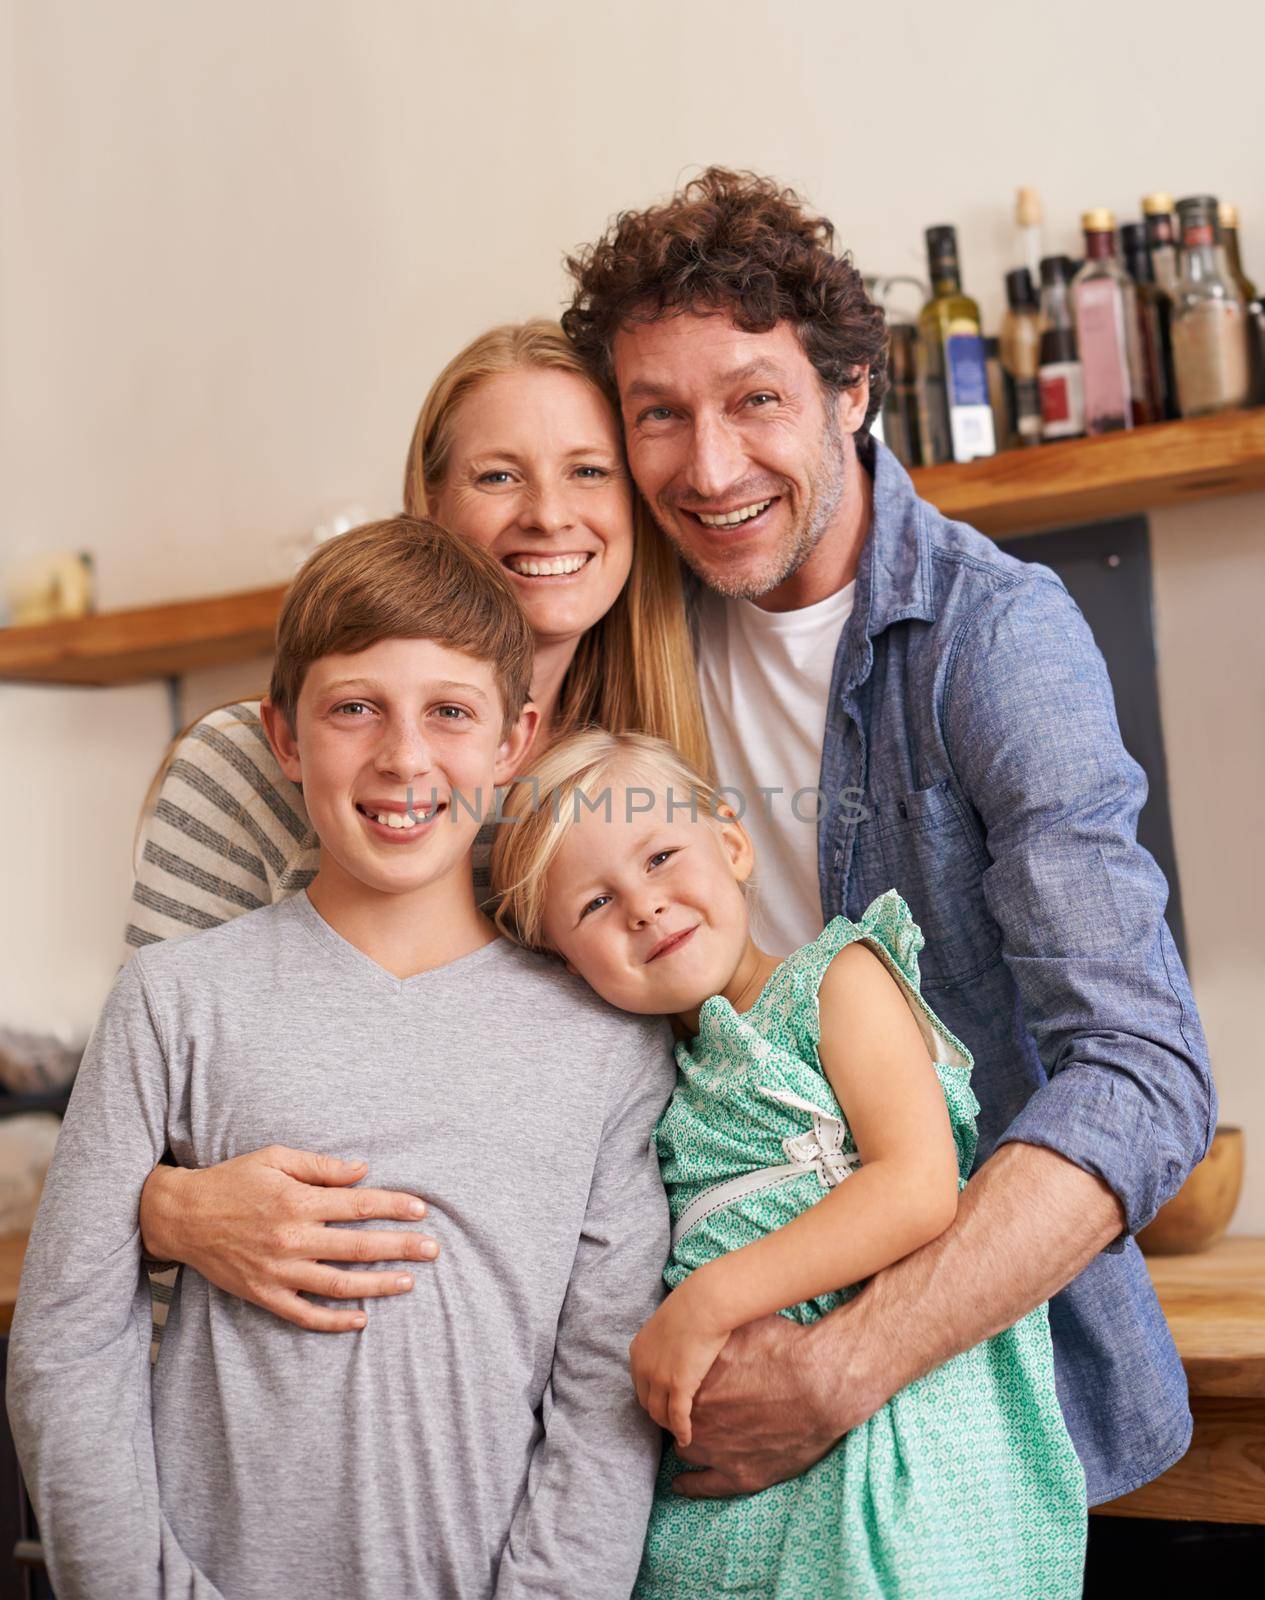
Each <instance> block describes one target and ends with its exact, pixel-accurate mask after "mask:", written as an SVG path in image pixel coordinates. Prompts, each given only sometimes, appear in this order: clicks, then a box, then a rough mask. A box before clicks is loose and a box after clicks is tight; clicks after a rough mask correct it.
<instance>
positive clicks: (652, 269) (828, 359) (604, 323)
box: [562, 167, 887, 433]
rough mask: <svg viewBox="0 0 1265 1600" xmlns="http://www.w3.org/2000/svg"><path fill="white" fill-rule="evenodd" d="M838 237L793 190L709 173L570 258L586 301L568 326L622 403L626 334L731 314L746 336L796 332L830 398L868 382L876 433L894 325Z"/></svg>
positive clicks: (630, 214) (632, 214)
mask: <svg viewBox="0 0 1265 1600" xmlns="http://www.w3.org/2000/svg"><path fill="white" fill-rule="evenodd" d="M834 236H835V230H834V226H833V224H832V223H831V222H829V221H828V220H827V218H825V217H816V216H813V215H811V213H810V212H809V211H808V209H807V207H806V205H805V203H804V201H803V200H801V199H800V197H799V195H797V194H796V193H795V191H794V190H793V189H783V188H781V187H780V186H779V185H778V184H776V183H775V182H774V181H773V179H772V178H762V177H760V176H759V175H758V174H756V173H754V172H731V171H730V170H729V169H728V168H726V167H708V168H707V170H706V171H705V172H704V173H703V174H702V175H701V176H700V177H697V178H695V179H694V180H693V181H692V182H691V183H687V184H686V185H685V187H684V188H683V189H681V190H680V191H679V193H677V194H675V195H673V197H672V198H671V200H669V201H668V202H667V203H666V204H665V205H661V206H651V207H650V208H649V209H648V210H646V211H623V212H621V213H620V214H619V215H618V216H617V217H616V218H615V221H614V222H613V223H612V224H611V226H610V228H608V230H607V232H606V234H605V235H604V237H603V238H601V239H599V240H598V242H597V243H596V244H593V245H589V246H588V247H587V248H585V249H583V250H581V251H580V253H579V254H578V255H574V256H568V257H567V268H568V270H569V271H570V273H571V276H572V277H573V278H574V279H575V297H574V299H573V300H572V302H571V306H570V308H569V309H568V310H567V311H566V312H564V314H563V317H562V326H563V328H564V329H565V330H566V333H567V336H568V337H569V338H570V340H571V342H572V343H573V344H574V345H575V347H576V348H577V350H579V352H580V353H581V354H582V355H583V356H585V357H586V358H587V359H588V361H589V363H590V365H591V366H592V367H593V368H594V370H595V371H596V372H597V373H598V374H599V375H600V376H601V377H602V379H603V381H604V382H605V383H606V385H607V387H608V389H609V390H610V392H611V394H612V395H614V394H615V392H616V391H615V375H614V365H613V362H612V359H611V347H612V344H613V342H614V338H615V335H616V333H617V332H618V331H619V329H620V328H621V327H627V326H629V325H630V324H633V323H637V322H655V321H657V320H658V319H659V318H660V317H663V316H670V315H672V314H674V313H676V312H681V311H727V312H728V313H729V315H730V316H732V318H733V320H734V322H735V323H736V325H737V326H738V327H739V328H741V329H742V330H743V331H744V332H745V333H767V332H768V331H769V330H770V329H771V328H773V327H774V326H775V324H777V323H778V322H781V321H783V320H785V321H787V322H789V323H791V324H792V326H793V327H794V328H795V331H796V333H797V334H798V335H799V340H800V343H801V344H802V345H803V347H804V354H805V355H806V356H807V357H808V359H809V361H811V362H812V364H813V367H814V368H815V369H816V372H817V376H818V378H819V379H820V380H821V382H822V384H823V385H824V386H825V387H826V389H827V390H828V391H831V392H835V393H837V392H838V391H839V390H841V389H850V388H852V387H854V386H855V385H856V384H857V383H859V382H860V381H861V378H862V376H863V375H864V372H865V369H866V368H868V369H869V376H870V399H869V405H868V407H867V408H866V413H865V421H864V423H863V424H862V427H861V429H860V430H859V431H860V432H863V433H864V432H868V431H869V427H870V423H871V422H872V421H873V420H874V417H875V416H876V415H877V413H878V410H879V407H880V405H881V404H882V401H883V392H884V390H885V389H886V387H887V324H886V321H885V319H884V316H883V312H882V310H881V309H880V308H879V307H878V306H877V305H875V304H874V302H873V301H872V300H871V299H870V297H869V295H868V294H867V293H866V291H865V285H864V283H863V282H862V281H861V274H860V273H859V272H858V271H857V269H856V268H855V267H854V266H853V264H852V258H851V256H850V255H848V254H846V253H845V254H843V255H835V254H834V253H833V251H832V248H831V246H832V245H833V242H834Z"/></svg>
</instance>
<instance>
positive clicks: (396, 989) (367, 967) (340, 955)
mask: <svg viewBox="0 0 1265 1600" xmlns="http://www.w3.org/2000/svg"><path fill="white" fill-rule="evenodd" d="M281 904H282V905H283V906H285V907H286V908H288V909H290V910H291V911H292V913H293V915H294V917H295V920H296V921H297V922H298V923H299V924H300V926H301V927H303V928H304V929H305V930H306V931H307V932H308V933H309V934H310V935H311V937H312V938H313V939H315V940H316V942H317V943H318V944H319V945H321V946H322V948H323V949H325V950H326V951H327V952H328V953H329V954H330V955H331V956H332V957H333V958H334V959H335V960H337V961H339V962H340V963H341V965H343V966H344V967H346V968H347V969H348V970H349V971H356V972H359V973H360V974H361V975H362V976H364V977H370V978H373V979H374V980H375V981H376V982H377V983H378V984H379V985H382V986H385V987H387V988H389V989H390V990H391V991H392V992H393V993H395V994H409V993H411V992H412V991H413V990H415V989H421V988H424V987H425V985H426V984H427V983H428V982H430V981H431V980H432V979H435V978H438V977H442V976H444V975H446V974H448V973H451V972H452V971H453V970H454V969H455V968H457V967H462V968H463V969H464V968H466V967H468V966H469V965H470V964H472V963H475V964H478V963H482V962H484V961H487V960H490V959H492V958H493V957H495V956H498V955H500V954H501V952H502V951H504V950H507V949H510V948H511V946H510V945H509V944H508V942H507V941H506V940H505V939H502V938H496V939H492V940H490V941H489V942H488V943H487V944H483V945H479V946H478V948H477V949H475V950H468V951H467V952H466V953H465V955H462V956H457V957H455V958H454V959H453V960H452V961H445V962H444V964H443V965H442V966H439V967H428V968H427V969H426V970H425V971H424V972H415V973H413V975H412V976H411V977H408V978H397V977H396V975H395V974H394V973H393V972H388V971H387V969H386V968H385V967H383V966H380V965H379V964H378V962H376V961H375V960H374V959H373V957H372V956H367V955H366V954H365V953H364V951H363V950H361V949H360V948H359V947H358V946H357V945H354V944H352V942H351V940H350V939H344V938H343V936H342V934H341V933H339V931H338V930H337V928H335V927H333V926H332V925H331V924H330V923H328V922H326V920H325V918H324V917H323V916H322V915H321V914H320V912H319V911H318V910H317V909H316V907H315V906H314V905H313V904H312V901H311V899H310V898H309V896H308V892H307V890H306V889H300V890H299V891H298V892H297V893H296V894H292V895H291V896H290V897H289V899H288V900H285V901H282V902H281Z"/></svg>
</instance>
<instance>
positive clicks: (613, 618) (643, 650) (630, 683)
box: [404, 317, 713, 774]
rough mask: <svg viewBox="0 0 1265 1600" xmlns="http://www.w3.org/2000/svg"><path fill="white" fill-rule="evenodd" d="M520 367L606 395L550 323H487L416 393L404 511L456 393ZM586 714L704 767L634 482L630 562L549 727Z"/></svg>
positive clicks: (671, 558) (677, 620)
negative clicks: (567, 376) (562, 376)
mask: <svg viewBox="0 0 1265 1600" xmlns="http://www.w3.org/2000/svg"><path fill="white" fill-rule="evenodd" d="M524 368H526V369H528V370H530V369H535V370H537V371H553V372H571V373H574V374H575V376H576V377H578V378H583V379H584V381H585V382H586V383H590V384H592V385H593V388H594V390H595V391H596V393H597V394H599V395H600V396H601V397H602V401H603V404H609V401H608V399H607V396H606V393H605V391H604V390H603V388H602V386H601V384H600V383H599V382H598V380H597V378H596V376H595V375H594V373H593V372H592V370H591V369H590V368H589V366H588V365H587V364H586V363H585V361H584V360H583V358H582V357H581V356H579V355H578V354H577V353H576V350H575V348H574V347H573V345H572V344H571V341H570V340H569V339H568V338H567V336H566V334H564V333H563V331H562V329H561V328H560V327H559V325H558V324H557V323H556V322H549V321H547V320H546V319H544V318H543V317H538V318H535V319H533V320H532V321H530V322H521V323H507V324H505V325H504V326H503V327H500V328H491V329H489V331H488V332H487V333H484V334H481V335H480V336H479V338H477V339H475V340H473V341H472V342H471V343H470V344H468V345H467V346H466V347H465V349H464V350H462V351H460V352H459V353H458V354H457V355H455V356H454V357H453V358H452V360H451V361H450V362H449V363H448V365H447V366H446V367H445V368H444V370H443V371H442V372H441V373H440V374H439V376H438V377H437V378H436V379H435V382H434V383H433V384H432V385H431V390H430V393H429V394H428V395H427V396H426V402H425V404H424V405H423V406H422V411H421V415H420V416H419V417H418V419H417V426H416V428H415V429H414V430H413V441H412V443H411V445H410V446H409V453H408V461H407V463H406V465H405V469H404V509H405V511H406V512H407V513H408V514H409V515H410V516H414V517H424V516H431V515H433V514H434V512H433V501H434V499H435V496H436V495H438V494H439V493H440V491H441V490H442V489H443V487H444V484H445V482H446V480H447V474H448V470H449V457H450V454H451V451H452V439H453V427H454V423H455V420H456V416H457V412H458V409H459V407H460V406H461V403H462V401H464V400H465V399H466V398H467V396H468V395H470V394H471V393H472V392H473V391H474V390H475V389H476V388H477V387H478V385H479V384H481V383H484V382H486V380H487V379H489V378H493V377H497V376H499V375H500V374H502V373H506V372H518V371H521V370H523V369H524ZM593 723H597V724H599V725H600V726H602V727H604V728H612V729H614V730H615V731H616V732H625V731H634V730H635V731H637V732H644V733H650V734H654V735H656V736H657V737H659V738H661V739H666V740H667V741H668V742H669V743H670V744H673V745H675V746H676V747H677V749H678V750H681V751H683V752H684V753H685V755H686V757H687V758H688V760H690V761H691V762H692V763H693V764H694V765H695V766H696V767H698V768H699V770H700V771H702V772H706V773H709V774H710V773H711V772H712V771H713V767H712V756H711V747H710V746H709V744H708V741H707V731H706V728H705V726H704V723H703V710H702V704H701V702H700V700H699V694H698V681H697V678H696V676H695V671H694V651H693V647H692V644H691V640H690V630H689V624H688V622H687V620H686V614H685V600H684V595H683V592H682V586H681V570H680V566H679V564H678V562H677V557H676V552H675V551H674V550H673V549H672V547H671V545H670V544H669V543H668V541H667V540H666V539H665V538H664V537H663V535H662V534H661V533H660V532H659V530H658V528H657V527H655V525H654V522H653V521H652V520H651V518H650V515H649V513H648V512H647V510H646V507H645V504H644V502H643V501H642V498H641V496H640V495H639V494H637V493H636V491H635V489H634V492H633V559H632V570H631V572H630V573H629V575H628V582H627V583H626V584H625V586H624V589H623V592H622V593H621V594H620V596H619V598H618V599H617V600H616V601H615V604H614V605H613V606H612V607H611V609H610V610H609V611H608V612H607V613H606V615H605V616H604V617H602V618H601V619H600V621H598V622H596V623H594V625H593V626H592V627H591V628H590V629H589V631H588V632H587V633H586V634H585V635H584V637H583V638H582V639H581V640H580V642H579V644H578V645H577V647H576V652H575V657H574V659H573V660H572V662H571V665H570V667H569V668H568V669H567V675H566V677H565V678H564V679H563V683H562V690H561V694H560V696H559V701H558V711H557V716H556V719H555V723H554V729H555V734H556V736H557V737H565V736H566V735H567V734H568V733H570V732H572V731H573V730H574V729H576V728H582V727H586V726H588V725H590V724H593Z"/></svg>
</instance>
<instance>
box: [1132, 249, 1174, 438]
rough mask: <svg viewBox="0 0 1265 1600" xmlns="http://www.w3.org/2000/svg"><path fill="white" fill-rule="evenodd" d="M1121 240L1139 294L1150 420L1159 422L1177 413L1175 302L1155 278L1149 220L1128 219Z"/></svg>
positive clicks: (1143, 374) (1139, 326)
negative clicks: (1173, 335)
mask: <svg viewBox="0 0 1265 1600" xmlns="http://www.w3.org/2000/svg"><path fill="white" fill-rule="evenodd" d="M1120 243H1121V247H1122V248H1123V250H1124V264H1125V266H1126V268H1127V269H1128V272H1129V276H1130V277H1131V278H1132V279H1133V287H1134V291H1135V293H1136V295H1137V308H1138V347H1139V350H1140V353H1141V363H1142V382H1143V385H1144V388H1145V393H1146V399H1147V405H1148V409H1149V411H1150V415H1151V420H1152V421H1153V422H1159V421H1161V420H1162V419H1163V418H1165V417H1175V416H1176V415H1177V397H1176V390H1175V388H1174V386H1173V351H1172V345H1171V343H1170V331H1171V330H1170V326H1169V324H1170V319H1171V317H1172V312H1173V302H1172V301H1171V300H1170V299H1169V297H1168V295H1167V294H1165V292H1164V291H1163V289H1161V288H1160V286H1159V284H1158V283H1156V281H1155V272H1154V269H1153V268H1152V266H1151V252H1150V250H1149V249H1148V248H1147V240H1146V224H1145V223H1142V222H1126V223H1125V225H1124V227H1123V228H1121V230H1120Z"/></svg>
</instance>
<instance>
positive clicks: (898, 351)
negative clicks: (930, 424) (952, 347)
mask: <svg viewBox="0 0 1265 1600" xmlns="http://www.w3.org/2000/svg"><path fill="white" fill-rule="evenodd" d="M883 440H884V442H885V444H886V445H887V447H888V449H889V450H891V451H892V452H893V453H894V454H895V456H896V459H897V460H898V461H899V462H900V464H901V465H902V466H903V467H908V468H913V467H917V466H921V464H922V448H921V439H920V435H919V428H918V330H917V329H916V328H915V327H913V326H912V324H910V323H908V322H891V323H889V324H888V328H887V393H886V394H885V395H884V396H883Z"/></svg>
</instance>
